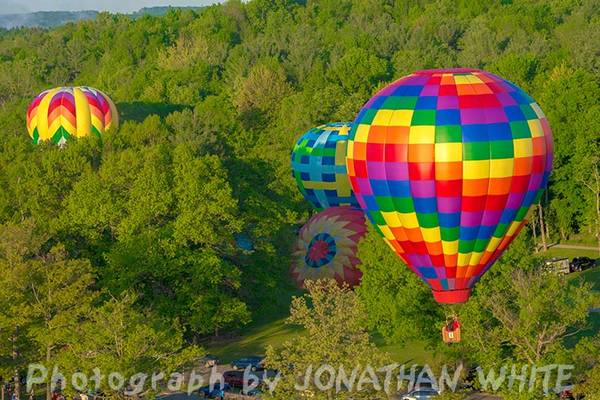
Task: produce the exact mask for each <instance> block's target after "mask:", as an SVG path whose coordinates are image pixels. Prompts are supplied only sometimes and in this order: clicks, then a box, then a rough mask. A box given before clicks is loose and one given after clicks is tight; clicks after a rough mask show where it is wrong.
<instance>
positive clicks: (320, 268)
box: [290, 206, 367, 288]
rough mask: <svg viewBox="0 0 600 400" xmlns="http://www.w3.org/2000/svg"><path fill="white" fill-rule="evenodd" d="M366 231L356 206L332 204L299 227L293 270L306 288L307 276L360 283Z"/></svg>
mask: <svg viewBox="0 0 600 400" xmlns="http://www.w3.org/2000/svg"><path fill="white" fill-rule="evenodd" d="M366 231H367V226H366V220H365V216H364V214H363V212H362V211H361V210H359V209H356V208H354V207H349V206H344V207H331V208H328V209H326V210H325V211H321V212H320V213H318V214H315V215H313V217H312V218H311V219H310V220H308V222H307V223H306V224H305V225H304V226H303V227H302V229H301V230H300V234H299V237H298V240H297V242H296V245H295V248H294V253H293V256H292V266H291V269H290V273H291V275H292V278H293V279H294V281H295V282H296V284H297V285H298V286H299V287H301V288H303V287H304V282H305V281H306V280H307V279H308V280H316V279H325V278H331V279H335V280H336V281H337V282H338V283H339V284H347V285H348V286H350V287H354V286H357V285H358V284H359V283H360V278H361V277H362V272H361V271H360V269H358V265H359V264H360V261H359V259H358V258H357V257H356V251H357V246H358V242H359V241H360V239H361V238H362V237H363V236H364V235H365V233H366Z"/></svg>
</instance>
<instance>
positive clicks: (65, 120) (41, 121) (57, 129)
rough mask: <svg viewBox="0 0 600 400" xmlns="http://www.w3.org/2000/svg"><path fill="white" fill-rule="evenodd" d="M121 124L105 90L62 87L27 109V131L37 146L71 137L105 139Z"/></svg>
mask: <svg viewBox="0 0 600 400" xmlns="http://www.w3.org/2000/svg"><path fill="white" fill-rule="evenodd" d="M118 123H119V116H118V113H117V108H116V107H115V105H114V103H113V102H112V100H111V99H110V98H109V97H108V96H107V95H105V94H104V93H102V92H101V91H99V90H97V89H94V88H90V87H85V86H76V87H59V88H55V89H50V90H46V91H44V92H42V93H40V94H39V95H38V96H37V97H36V98H35V99H34V100H33V102H32V103H31V105H30V106H29V109H28V110H27V130H28V131H29V136H31V138H32V139H33V141H34V143H39V142H40V141H45V140H51V141H52V142H53V143H64V142H65V141H66V140H67V139H68V138H69V137H71V136H74V137H83V136H88V135H90V134H92V133H93V134H95V135H98V136H101V135H102V134H103V133H104V132H106V131H107V130H108V129H110V128H116V127H117V126H118Z"/></svg>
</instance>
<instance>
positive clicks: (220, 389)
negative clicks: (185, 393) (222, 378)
mask: <svg viewBox="0 0 600 400" xmlns="http://www.w3.org/2000/svg"><path fill="white" fill-rule="evenodd" d="M230 390H231V386H230V385H228V384H227V383H224V384H222V383H221V382H216V383H215V384H214V385H206V386H203V387H201V388H200V390H199V391H198V394H199V395H200V397H202V398H205V399H218V400H223V399H224V398H225V392H229V391H230Z"/></svg>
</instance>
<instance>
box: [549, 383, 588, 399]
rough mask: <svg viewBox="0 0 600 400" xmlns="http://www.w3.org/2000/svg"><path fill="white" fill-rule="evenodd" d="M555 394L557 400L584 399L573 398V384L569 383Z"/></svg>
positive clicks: (580, 397) (579, 397)
mask: <svg viewBox="0 0 600 400" xmlns="http://www.w3.org/2000/svg"><path fill="white" fill-rule="evenodd" d="M555 393H556V395H557V396H558V398H559V399H564V400H581V399H583V398H584V397H585V396H575V395H574V394H573V384H572V383H569V384H568V385H566V386H563V387H562V388H560V389H558V390H556V391H555Z"/></svg>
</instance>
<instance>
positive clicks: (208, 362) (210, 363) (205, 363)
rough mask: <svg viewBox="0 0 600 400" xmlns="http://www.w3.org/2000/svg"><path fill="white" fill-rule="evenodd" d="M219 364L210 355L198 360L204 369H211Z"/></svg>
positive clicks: (214, 357)
mask: <svg viewBox="0 0 600 400" xmlns="http://www.w3.org/2000/svg"><path fill="white" fill-rule="evenodd" d="M217 364H219V359H218V358H217V357H216V356H213V355H212V354H207V355H205V356H204V357H202V358H201V359H200V365H201V366H202V367H204V368H212V367H214V366H215V365H217Z"/></svg>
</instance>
